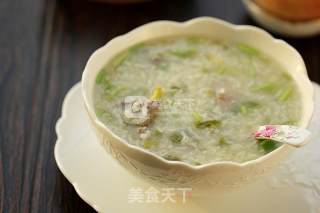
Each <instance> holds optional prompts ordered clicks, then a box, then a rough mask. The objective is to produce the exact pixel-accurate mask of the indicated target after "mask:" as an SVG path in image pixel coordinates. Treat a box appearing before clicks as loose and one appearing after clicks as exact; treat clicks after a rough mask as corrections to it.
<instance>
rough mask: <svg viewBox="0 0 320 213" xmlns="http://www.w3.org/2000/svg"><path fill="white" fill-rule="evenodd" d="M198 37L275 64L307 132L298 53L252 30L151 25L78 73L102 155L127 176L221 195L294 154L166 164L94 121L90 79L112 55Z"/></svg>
mask: <svg viewBox="0 0 320 213" xmlns="http://www.w3.org/2000/svg"><path fill="white" fill-rule="evenodd" d="M184 35H198V36H206V37H211V38H215V39H223V40H227V41H231V42H242V43H247V44H249V45H251V46H253V47H255V48H257V49H259V50H261V51H262V52H264V53H266V54H268V55H270V56H271V57H273V58H274V60H277V61H279V63H281V64H282V65H283V66H284V67H285V68H286V70H288V71H289V72H290V74H291V76H292V77H293V79H294V80H295V81H296V83H297V86H298V89H299V92H300V93H301V97H302V103H303V104H302V119H301V122H300V125H301V126H302V127H307V126H308V123H309V121H310V119H311V116H312V111H313V87H312V84H311V82H310V80H309V79H308V76H307V74H306V68H305V65H304V62H303V60H302V57H301V56H300V55H299V53H298V52H297V51H296V50H295V49H294V48H292V47H291V46H290V45H288V44H287V43H286V42H284V41H282V40H278V39H274V38H273V37H272V36H271V35H270V34H268V33H267V32H265V31H263V30H261V29H259V28H256V27H252V26H237V25H232V24H230V23H227V22H224V21H221V20H218V19H214V18H208V17H202V18H196V19H192V20H190V21H187V22H182V23H179V22H173V21H156V22H152V23H149V24H146V25H143V26H141V27H138V28H136V29H135V30H133V31H131V32H129V33H127V34H125V35H122V36H118V37H116V38H114V39H113V40H111V41H110V42H108V43H107V44H106V45H105V46H103V47H101V48H100V49H98V50H97V51H95V52H94V53H93V54H92V55H91V57H90V59H89V61H88V63H87V65H86V67H85V70H84V72H83V76H82V93H83V98H84V103H85V106H86V109H87V112H88V115H89V117H90V121H91V124H92V126H93V129H94V130H95V132H96V133H97V135H98V138H99V140H100V142H101V144H102V145H103V146H104V148H105V150H106V151H107V152H108V153H109V154H110V155H111V156H113V157H114V158H115V159H117V160H118V162H119V163H120V164H121V165H122V166H123V167H125V168H126V169H127V170H128V171H130V172H131V173H133V174H135V175H137V176H139V177H142V178H144V179H145V180H148V181H151V182H153V183H156V184H159V185H162V186H173V187H192V188H193V189H194V192H195V193H199V194H200V193H207V192H208V191H210V193H211V192H212V191H214V192H220V191H224V190H228V189H233V188H237V187H240V186H243V185H245V184H246V183H250V182H252V181H253V180H255V179H257V178H258V177H260V176H263V175H264V174H266V173H268V172H269V171H270V170H271V169H272V168H273V167H275V166H276V165H277V164H278V163H279V162H281V161H282V160H283V159H285V158H286V156H287V154H288V153H289V152H291V151H292V150H293V148H291V147H289V146H288V145H283V146H282V147H280V148H278V149H277V150H275V151H273V152H271V153H269V154H267V155H265V156H263V157H260V158H258V159H256V160H252V161H248V162H245V163H235V162H213V163H210V164H205V165H201V166H191V165H189V164H186V163H184V162H177V161H168V160H165V159H163V158H161V157H159V156H157V155H155V154H153V153H151V152H149V151H146V150H144V149H142V148H139V147H136V146H133V145H130V144H129V143H127V142H126V141H124V140H123V139H121V138H120V137H118V136H117V135H115V134H113V133H112V132H111V131H110V130H109V129H108V127H107V126H106V125H104V124H103V123H102V122H101V121H100V120H99V119H98V118H97V116H96V114H95V112H94V106H93V89H94V84H95V78H96V75H97V74H98V72H99V71H100V69H101V68H102V67H103V66H104V65H105V64H106V63H108V61H109V60H110V59H111V58H112V57H113V56H114V55H116V54H117V53H119V52H121V51H122V50H125V49H127V48H128V47H129V46H132V45H134V44H137V43H139V42H143V41H147V40H150V39H156V38H161V37H168V36H184Z"/></svg>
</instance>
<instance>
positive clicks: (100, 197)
mask: <svg viewBox="0 0 320 213" xmlns="http://www.w3.org/2000/svg"><path fill="white" fill-rule="evenodd" d="M315 94H316V96H315V102H316V107H315V113H314V117H313V120H312V122H311V125H310V128H309V130H311V131H312V132H314V133H315V134H313V136H312V142H311V143H309V144H308V145H306V146H305V147H302V148H300V149H299V151H297V152H295V153H293V154H292V156H291V157H290V158H288V159H287V160H286V161H284V162H282V163H281V164H280V166H279V168H278V169H276V170H275V171H274V172H273V173H272V175H269V176H265V177H263V178H261V179H260V180H259V181H257V182H255V183H253V184H251V185H248V186H246V187H242V188H240V189H239V190H234V191H232V192H229V193H223V194H220V195H218V196H217V195H208V196H205V197H197V196H193V194H191V196H189V197H187V199H186V202H185V204H182V203H181V202H178V201H177V203H175V204H173V203H171V202H165V203H160V204H159V203H129V193H130V190H132V189H133V188H142V189H144V190H146V189H149V188H150V187H151V185H150V184H148V183H146V182H144V181H141V179H139V178H136V177H134V176H132V175H131V174H130V173H128V171H126V170H125V169H124V168H122V167H121V166H120V165H119V164H118V163H117V162H116V161H115V160H114V159H113V158H112V157H111V156H110V155H109V154H107V153H106V152H105V150H104V149H103V147H102V146H101V145H100V142H99V140H98V138H97V137H96V135H95V133H94V132H93V129H92V126H91V125H90V123H89V121H90V120H89V118H88V116H87V113H86V110H85V107H84V105H83V100H82V94H81V85H80V84H77V85H76V86H74V87H73V88H72V89H71V90H70V92H68V94H67V96H66V98H65V100H64V103H63V110H62V116H61V118H60V119H59V121H58V122H57V125H56V131H57V143H56V146H55V159H56V162H57V164H58V167H59V169H60V170H61V171H62V173H63V174H64V175H65V177H66V178H67V179H68V180H69V181H70V182H71V183H72V184H73V186H74V188H75V190H76V191H77V193H78V194H79V195H80V197H81V198H82V199H84V200H85V201H86V202H87V203H88V204H90V205H91V206H92V207H93V208H94V209H95V210H96V211H99V212H106V213H115V212H131V213H145V212H153V213H164V212H165V213H180V212H181V213H194V212H197V213H209V212H210V213H212V212H228V213H256V212H259V213H270V212H281V213H287V212H290V213H319V212H320V202H319V200H320V168H319V164H320V155H319V150H320V143H319V142H320V141H319V139H320V119H319V118H320V87H319V86H316V85H315ZM157 189H158V190H161V188H157Z"/></svg>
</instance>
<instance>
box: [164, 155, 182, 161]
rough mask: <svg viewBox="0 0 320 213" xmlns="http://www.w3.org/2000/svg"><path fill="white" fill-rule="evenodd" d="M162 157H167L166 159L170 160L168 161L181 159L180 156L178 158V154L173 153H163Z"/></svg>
mask: <svg viewBox="0 0 320 213" xmlns="http://www.w3.org/2000/svg"><path fill="white" fill-rule="evenodd" d="M162 157H163V158H164V159H167V160H170V161H181V158H179V157H178V156H176V155H173V154H167V155H164V156H162Z"/></svg>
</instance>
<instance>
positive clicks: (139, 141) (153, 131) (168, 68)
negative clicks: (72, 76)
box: [94, 37, 302, 165]
mask: <svg viewBox="0 0 320 213" xmlns="http://www.w3.org/2000/svg"><path fill="white" fill-rule="evenodd" d="M94 104H95V112H96V114H97V116H98V118H99V119H100V120H101V121H102V122H103V123H104V124H105V125H106V126H107V127H108V128H109V129H110V130H111V131H112V132H113V133H115V134H116V135H118V136H119V137H120V138H122V139H123V140H125V141H127V143H130V144H132V145H135V146H138V147H141V148H143V149H146V150H148V151H150V152H152V153H155V154H156V155H158V156H161V157H163V158H165V159H167V160H170V161H183V162H186V163H189V164H191V165H202V164H206V163H211V162H221V161H233V162H239V163H241V162H245V161H249V160H253V159H256V158H258V157H261V156H263V155H264V154H266V153H268V152H270V151H272V150H274V149H276V148H277V147H279V146H280V144H278V143H277V142H275V141H270V140H263V141H257V140H255V138H254V137H253V132H254V131H255V130H256V129H257V128H258V126H260V125H266V124H290V125H298V124H299V121H300V118H301V106H302V104H301V99H300V94H299V91H298V89H297V86H296V85H295V82H294V81H293V79H292V77H291V76H290V75H289V73H288V72H287V71H286V70H285V69H284V68H283V67H282V66H281V65H280V64H279V63H278V62H277V61H276V60H275V59H273V58H272V57H270V56H268V55H265V54H264V53H263V52H260V51H259V50H257V49H255V48H253V47H251V46H248V45H246V44H244V43H232V42H226V41H223V40H213V39H209V38H202V37H175V38H163V39H158V40H152V41H147V42H144V43H139V44H137V45H135V46H132V47H131V48H129V49H127V50H125V51H123V52H121V53H119V54H117V55H116V56H115V57H114V58H113V59H112V60H110V61H109V62H108V63H107V64H105V66H104V67H103V68H102V69H101V71H100V72H99V74H98V75H97V77H96V85H95V88H94Z"/></svg>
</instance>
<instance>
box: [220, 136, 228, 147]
mask: <svg viewBox="0 0 320 213" xmlns="http://www.w3.org/2000/svg"><path fill="white" fill-rule="evenodd" d="M218 144H219V146H225V145H228V143H227V141H226V139H225V138H224V137H221V138H220V139H219V141H218Z"/></svg>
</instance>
